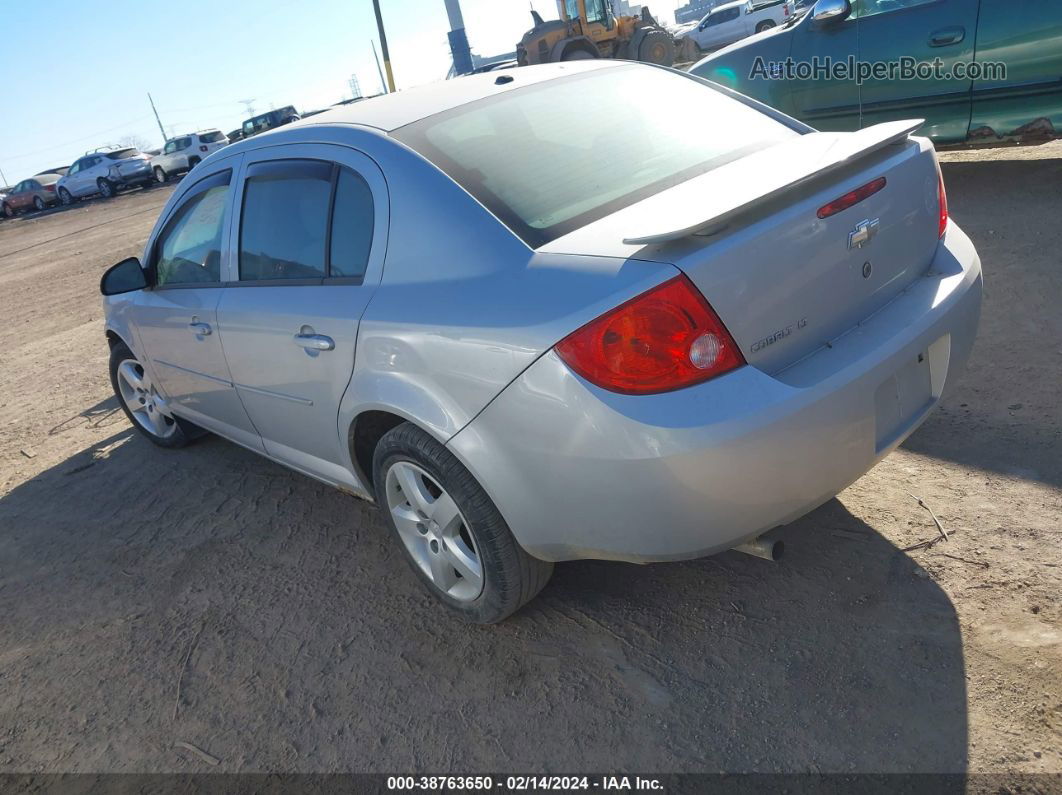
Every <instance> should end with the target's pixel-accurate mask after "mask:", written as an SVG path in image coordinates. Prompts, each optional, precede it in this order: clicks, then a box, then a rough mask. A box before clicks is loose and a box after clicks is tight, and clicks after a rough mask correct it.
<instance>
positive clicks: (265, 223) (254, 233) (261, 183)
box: [240, 160, 332, 281]
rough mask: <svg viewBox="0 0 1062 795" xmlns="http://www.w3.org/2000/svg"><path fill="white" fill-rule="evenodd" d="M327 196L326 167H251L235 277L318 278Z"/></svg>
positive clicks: (310, 163) (303, 163)
mask: <svg viewBox="0 0 1062 795" xmlns="http://www.w3.org/2000/svg"><path fill="white" fill-rule="evenodd" d="M331 197H332V164H331V163H324V162H322V161H317V160H278V161H274V162H270V163H256V164H254V165H252V166H251V167H250V169H249V170H248V177H247V180H246V182H245V184H244V189H243V212H242V215H241V219H240V279H241V280H242V281H260V280H268V279H321V278H323V277H324V275H325V243H326V241H327V239H328V207H329V203H330V201H331Z"/></svg>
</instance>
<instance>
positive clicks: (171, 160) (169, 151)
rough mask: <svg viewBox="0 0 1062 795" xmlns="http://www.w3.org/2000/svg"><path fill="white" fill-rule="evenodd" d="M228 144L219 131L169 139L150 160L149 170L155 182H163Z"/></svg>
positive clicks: (189, 169)
mask: <svg viewBox="0 0 1062 795" xmlns="http://www.w3.org/2000/svg"><path fill="white" fill-rule="evenodd" d="M228 143H229V139H228V138H227V137H226V135H225V133H223V132H221V130H200V131H199V132H196V133H192V134H190V135H181V136H178V137H177V138H171V139H170V140H168V141H167V142H166V146H164V147H163V148H162V152H160V153H159V154H157V155H155V156H154V157H153V158H151V170H152V172H153V173H154V175H155V180H156V181H157V182H165V181H166V180H168V179H169V178H170V177H172V176H174V175H175V174H183V173H185V172H186V171H191V170H192V169H193V168H195V166H196V163H198V162H200V161H201V160H202V159H203V158H205V157H206V156H207V155H209V154H210V153H211V152H214V151H217V150H218V149H221V147H223V146H227V145H228Z"/></svg>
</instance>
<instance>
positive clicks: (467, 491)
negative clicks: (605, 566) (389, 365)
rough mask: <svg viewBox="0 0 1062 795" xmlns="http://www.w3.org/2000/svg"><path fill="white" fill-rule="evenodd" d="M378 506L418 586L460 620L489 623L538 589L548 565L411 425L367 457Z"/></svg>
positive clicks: (460, 469) (466, 475)
mask: <svg viewBox="0 0 1062 795" xmlns="http://www.w3.org/2000/svg"><path fill="white" fill-rule="evenodd" d="M373 484H374V489H375V492H376V501H377V504H378V505H379V506H380V508H381V510H383V511H384V513H385V514H386V516H387V523H388V525H389V526H390V527H391V530H392V532H393V533H394V534H395V536H396V538H397V540H398V543H399V546H400V547H401V549H402V552H403V554H404V555H405V557H406V560H407V561H408V562H409V564H410V566H411V567H412V568H413V571H414V572H415V573H416V574H417V576H418V578H419V579H420V581H421V583H423V584H424V586H425V587H426V588H427V589H428V591H429V592H430V593H431V594H432V595H433V596H435V598H436V599H438V600H439V601H440V602H442V603H443V604H444V605H446V606H447V607H448V608H450V610H451V611H453V612H454V613H456V614H458V615H459V616H460V617H461V618H463V619H464V620H466V621H469V622H473V623H477V624H493V623H496V622H498V621H501V620H502V619H504V618H506V617H508V616H509V615H511V614H512V613H514V612H515V611H516V610H518V609H519V608H520V607H522V606H523V605H524V604H526V603H527V602H529V601H530V600H531V599H533V598H534V597H535V595H536V594H538V592H539V591H541V590H542V588H543V586H545V584H546V582H547V581H548V580H549V578H550V575H551V574H552V573H553V564H552V563H547V562H545V561H542V560H538V559H537V558H533V557H531V556H530V555H528V554H527V553H526V552H525V551H524V550H523V548H521V547H520V545H519V544H518V543H517V542H516V539H515V538H514V537H513V534H512V532H510V530H509V527H508V525H506V523H505V520H504V519H503V518H502V516H501V514H500V513H499V512H498V509H497V507H496V506H495V505H494V503H493V502H492V501H491V499H490V497H488V496H487V493H486V492H485V491H483V488H482V487H481V486H480V485H479V483H477V482H476V479H475V478H474V477H473V476H472V473H470V472H469V471H468V470H467V469H465V467H464V466H463V465H462V464H461V462H460V461H458V460H457V459H456V458H455V457H454V455H453V454H452V453H451V452H450V451H449V450H447V449H446V448H445V447H444V446H443V445H442V444H440V443H439V442H438V441H436V440H435V439H434V438H432V437H431V436H429V435H428V434H427V433H425V432H424V431H422V430H420V429H419V428H417V427H416V426H415V425H412V424H411V423H408V422H407V423H403V424H401V425H399V426H397V427H395V428H393V429H391V430H390V431H388V432H387V433H386V434H385V435H384V437H383V438H382V439H381V440H380V443H379V444H378V445H377V446H376V451H375V453H374V455H373Z"/></svg>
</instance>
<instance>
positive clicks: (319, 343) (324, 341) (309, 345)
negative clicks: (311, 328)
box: [292, 334, 336, 351]
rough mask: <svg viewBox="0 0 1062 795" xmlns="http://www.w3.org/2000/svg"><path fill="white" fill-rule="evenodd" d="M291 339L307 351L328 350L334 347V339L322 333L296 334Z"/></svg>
mask: <svg viewBox="0 0 1062 795" xmlns="http://www.w3.org/2000/svg"><path fill="white" fill-rule="evenodd" d="M292 341H293V342H294V343H295V344H296V345H298V346H299V347H300V348H305V349H306V350H308V351H330V350H334V349H335V347H336V341H335V340H334V339H332V338H331V337H326V336H325V335H324V334H296V335H295V336H294V337H293V338H292Z"/></svg>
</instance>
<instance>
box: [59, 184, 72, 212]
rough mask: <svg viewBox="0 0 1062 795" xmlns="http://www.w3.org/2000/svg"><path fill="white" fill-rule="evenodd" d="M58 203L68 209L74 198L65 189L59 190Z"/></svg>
mask: <svg viewBox="0 0 1062 795" xmlns="http://www.w3.org/2000/svg"><path fill="white" fill-rule="evenodd" d="M59 203H60V204H62V205H63V206H64V207H69V206H70V205H71V204H73V203H74V197H73V195H72V194H71V193H70V191H68V190H67V189H66V188H59Z"/></svg>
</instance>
